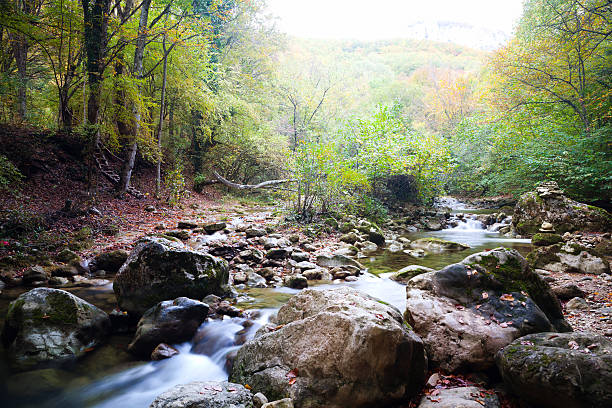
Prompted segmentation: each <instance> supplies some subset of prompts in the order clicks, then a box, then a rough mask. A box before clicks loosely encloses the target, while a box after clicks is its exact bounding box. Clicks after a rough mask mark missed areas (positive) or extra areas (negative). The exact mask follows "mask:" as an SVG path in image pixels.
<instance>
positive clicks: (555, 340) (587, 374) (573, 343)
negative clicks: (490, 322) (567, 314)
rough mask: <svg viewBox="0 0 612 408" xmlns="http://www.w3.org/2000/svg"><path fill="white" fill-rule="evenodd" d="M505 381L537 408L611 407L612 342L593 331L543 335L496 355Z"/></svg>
mask: <svg viewBox="0 0 612 408" xmlns="http://www.w3.org/2000/svg"><path fill="white" fill-rule="evenodd" d="M496 362H497V366H498V367H499V371H500V372H501V374H502V377H503V379H504V382H505V383H506V385H508V386H509V388H510V389H511V390H512V391H514V393H515V394H517V395H518V396H519V397H521V398H523V399H525V400H526V401H528V402H529V403H530V404H531V405H533V406H537V407H551V408H553V407H559V406H561V405H562V406H563V407H566V408H604V407H612V392H611V390H612V339H609V338H607V337H604V336H601V335H597V334H594V333H563V334H557V333H538V334H531V335H529V336H525V337H521V338H520V339H517V340H516V341H514V342H513V343H511V344H510V345H508V346H506V347H504V348H503V349H502V350H500V351H499V352H498V353H497V356H496Z"/></svg>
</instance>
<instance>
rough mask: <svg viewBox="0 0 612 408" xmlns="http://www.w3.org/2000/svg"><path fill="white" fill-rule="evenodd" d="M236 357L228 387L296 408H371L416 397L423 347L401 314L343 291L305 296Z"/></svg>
mask: <svg viewBox="0 0 612 408" xmlns="http://www.w3.org/2000/svg"><path fill="white" fill-rule="evenodd" d="M275 325H276V326H275V327H274V329H272V330H271V331H270V330H268V329H267V328H262V329H260V330H259V331H258V333H257V335H256V337H255V338H254V339H252V340H250V341H249V342H247V343H246V344H245V345H244V346H243V347H242V348H241V349H240V350H239V351H238V354H237V356H236V359H235V362H234V366H233V369H232V373H231V376H230V379H231V381H234V382H238V383H243V384H249V385H250V386H251V387H252V388H253V391H254V392H262V393H264V394H265V395H266V396H267V397H268V398H269V399H272V400H274V399H282V398H286V397H290V398H291V399H293V401H294V402H295V404H296V406H298V407H300V406H301V407H331V408H336V407H347V406H351V407H368V406H383V405H385V404H388V403H391V402H394V401H398V400H402V399H405V398H409V397H411V396H413V395H416V393H418V391H419V390H420V388H421V386H422V385H423V383H424V381H425V375H426V371H427V358H426V356H425V353H424V348H423V342H422V341H421V339H420V338H419V337H418V336H416V335H415V334H414V332H412V331H411V330H410V329H409V328H408V326H407V325H406V324H405V322H404V320H403V318H402V316H401V313H400V312H399V311H398V310H397V309H395V308H393V307H391V306H388V305H386V304H384V303H383V302H381V301H379V300H377V299H375V298H373V297H370V296H368V295H366V294H364V293H362V292H359V291H357V290H355V289H351V288H348V287H342V288H338V289H332V290H325V291H318V290H312V289H307V290H304V291H302V292H300V293H299V294H297V295H295V296H294V297H292V298H291V299H290V300H289V302H288V303H286V304H285V305H284V306H283V307H281V308H280V310H279V311H278V315H277V318H276V321H275Z"/></svg>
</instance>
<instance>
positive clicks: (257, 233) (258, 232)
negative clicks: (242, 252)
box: [245, 227, 268, 238]
mask: <svg viewBox="0 0 612 408" xmlns="http://www.w3.org/2000/svg"><path fill="white" fill-rule="evenodd" d="M245 233H246V237H247V238H256V237H263V236H265V235H268V231H266V230H265V229H264V228H257V227H251V228H248V229H247V230H246V231H245Z"/></svg>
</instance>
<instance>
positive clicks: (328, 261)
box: [316, 255, 365, 269]
mask: <svg viewBox="0 0 612 408" xmlns="http://www.w3.org/2000/svg"><path fill="white" fill-rule="evenodd" d="M316 263H317V265H319V266H321V267H323V268H334V267H337V266H347V265H349V266H355V267H357V268H359V269H365V268H364V266H363V265H362V264H360V263H359V262H357V261H355V260H354V259H351V258H349V257H348V256H345V255H319V256H317V262H316Z"/></svg>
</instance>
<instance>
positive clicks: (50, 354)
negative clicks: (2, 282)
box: [2, 288, 111, 368]
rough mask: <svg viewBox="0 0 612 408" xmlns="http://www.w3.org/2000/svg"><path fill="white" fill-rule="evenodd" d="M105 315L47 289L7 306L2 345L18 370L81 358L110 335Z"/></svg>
mask: <svg viewBox="0 0 612 408" xmlns="http://www.w3.org/2000/svg"><path fill="white" fill-rule="evenodd" d="M110 329H111V323H110V319H109V317H108V315H107V314H106V313H104V312H103V311H102V310H100V309H98V308H97V307H96V306H94V305H92V304H90V303H87V302H86V301H84V300H83V299H80V298H78V297H76V296H74V295H73V294H71V293H69V292H66V291H63V290H59V289H49V288H37V289H33V290H31V291H29V292H26V293H24V294H22V295H21V296H19V297H18V298H17V299H16V300H14V301H13V302H11V304H10V305H9V309H8V312H7V315H6V321H5V324H4V328H3V330H2V341H3V343H4V346H5V347H6V348H7V350H8V351H9V354H10V356H11V358H12V360H13V362H14V363H15V364H16V366H17V367H19V368H30V367H32V366H35V365H36V364H38V363H43V362H50V361H59V362H62V361H66V360H72V359H75V358H77V357H81V356H82V355H83V354H85V352H86V351H87V350H88V349H89V348H91V347H95V346H98V345H99V344H101V343H102V342H103V341H104V339H105V337H106V336H107V335H108V334H109V333H110Z"/></svg>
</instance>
